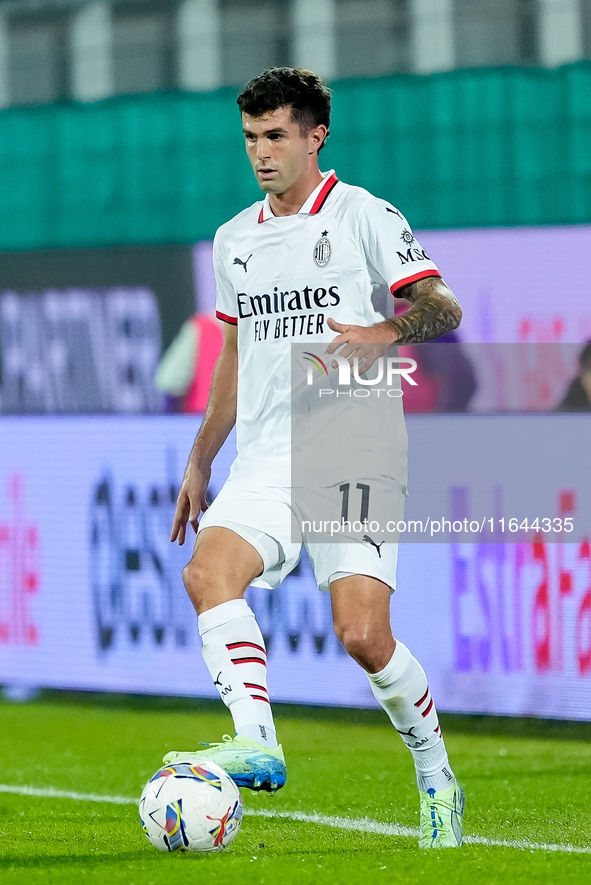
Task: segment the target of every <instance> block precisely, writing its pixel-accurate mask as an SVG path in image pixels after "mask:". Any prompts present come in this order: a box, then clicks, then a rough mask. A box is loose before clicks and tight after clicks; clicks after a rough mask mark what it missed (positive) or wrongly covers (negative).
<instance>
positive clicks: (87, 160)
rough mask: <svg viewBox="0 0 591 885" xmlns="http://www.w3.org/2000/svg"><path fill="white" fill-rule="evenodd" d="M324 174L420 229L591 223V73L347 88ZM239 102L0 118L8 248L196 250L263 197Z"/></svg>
mask: <svg viewBox="0 0 591 885" xmlns="http://www.w3.org/2000/svg"><path fill="white" fill-rule="evenodd" d="M333 86H334V115H333V125H332V130H331V136H330V139H329V144H328V146H327V147H326V149H325V152H324V153H323V155H322V161H323V162H322V165H323V167H324V168H330V167H334V168H336V170H337V174H338V175H339V177H340V178H342V179H343V180H345V181H347V182H349V183H351V184H358V185H362V186H364V187H367V188H368V189H369V190H371V191H372V192H373V193H375V194H377V195H379V196H381V197H384V198H386V199H388V200H390V201H392V202H393V203H395V204H396V205H397V206H398V207H399V208H400V209H401V210H402V211H403V212H404V213H405V214H407V215H408V216H409V218H410V219H411V220H412V223H413V225H414V226H415V227H423V228H425V227H426V228H433V227H435V228H436V227H439V228H444V227H445V228H447V227H466V226H492V225H524V224H525V225H527V224H548V223H581V222H589V221H591V63H590V62H581V63H577V64H575V65H568V66H565V67H562V68H559V69H557V70H552V71H549V70H539V69H525V68H497V69H479V70H467V71H453V72H449V73H443V74H434V75H431V76H424V77H423V76H421V77H419V76H392V77H386V78H382V79H377V80H344V81H340V82H338V83H335V84H333ZM235 97H236V94H235V91H234V90H228V89H224V90H221V91H219V92H215V93H211V94H192V93H171V94H156V95H149V96H131V97H120V98H115V99H111V100H108V101H104V102H100V103H97V104H89V105H85V104H76V103H66V104H60V105H51V106H44V107H39V108H23V109H7V110H4V111H2V112H0V175H1V188H0V249H2V250H15V249H33V248H53V247H64V246H83V245H95V246H98V245H108V244H150V243H186V242H193V241H196V240H199V239H207V238H210V237H211V236H212V235H213V233H214V231H215V229H216V227H217V226H218V225H219V224H221V223H222V222H224V221H226V220H227V219H228V218H229V217H231V216H232V215H234V214H235V213H236V212H237V211H239V210H240V209H242V208H243V207H244V206H245V205H247V204H249V203H251V202H253V201H254V200H256V199H259V198H260V191H259V190H258V188H257V186H256V183H255V181H254V178H253V176H252V173H251V171H250V167H249V165H248V162H247V160H246V157H245V156H244V148H243V144H242V136H241V131H240V120H239V116H238V109H237V107H236V104H235Z"/></svg>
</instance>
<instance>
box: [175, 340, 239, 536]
mask: <svg viewBox="0 0 591 885" xmlns="http://www.w3.org/2000/svg"><path fill="white" fill-rule="evenodd" d="M237 387H238V330H237V326H235V325H232V324H227V325H226V326H225V329H224V345H223V347H222V352H221V354H220V355H219V357H218V360H217V362H216V364H215V369H214V370H213V375H212V379H211V387H210V390H209V399H208V401H207V409H206V411H205V415H204V416H203V421H202V423H201V427H200V428H199V433H198V434H197V436H196V438H195V442H194V443H193V448H192V449H191V453H190V455H189V461H188V463H187V468H186V470H185V475H184V477H183V482H182V484H181V488H180V491H179V494H178V498H177V502H176V511H175V514H174V520H173V523H172V531H171V533H170V540H171V541H176V540H178V542H179V544H184V543H185V537H186V534H187V523H190V525H191V526H192V527H193V529H194V531H195V532H196V531H197V527H198V524H199V514H200V513H201V512H202V511H205V510H207V501H206V499H205V493H206V491H207V486H208V483H209V478H210V476H211V465H212V463H213V459H214V458H215V456H216V455H217V453H218V452H219V450H220V449H221V447H222V445H223V444H224V442H225V440H226V438H227V436H228V434H229V433H230V431H231V429H232V427H233V426H234V424H235V422H236V391H237Z"/></svg>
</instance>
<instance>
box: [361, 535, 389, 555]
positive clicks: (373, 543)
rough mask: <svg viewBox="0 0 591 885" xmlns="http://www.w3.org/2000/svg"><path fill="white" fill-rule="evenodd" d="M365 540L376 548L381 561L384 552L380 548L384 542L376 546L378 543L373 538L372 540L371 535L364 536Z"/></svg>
mask: <svg viewBox="0 0 591 885" xmlns="http://www.w3.org/2000/svg"><path fill="white" fill-rule="evenodd" d="M363 540H364V541H367V543H368V544H371V546H372V547H375V548H376V550H377V551H378V556H379V557H380V559H381V558H382V551H381V550H380V547H381V546H382V544H383V543H384V542H383V541H382V544H376V542H375V541H374V540H373V538H370V537H369V535H364V536H363Z"/></svg>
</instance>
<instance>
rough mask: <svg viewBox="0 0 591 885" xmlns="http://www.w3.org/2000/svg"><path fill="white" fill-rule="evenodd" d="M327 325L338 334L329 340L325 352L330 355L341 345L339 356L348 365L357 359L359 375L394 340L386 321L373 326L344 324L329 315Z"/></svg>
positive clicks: (392, 330)
mask: <svg viewBox="0 0 591 885" xmlns="http://www.w3.org/2000/svg"><path fill="white" fill-rule="evenodd" d="M328 327H329V329H332V331H333V332H338V333H339V334H338V335H337V337H336V338H335V339H334V340H333V341H331V342H330V344H329V345H328V347H327V348H326V353H327V354H328V355H329V356H330V354H331V353H335V352H336V351H337V350H338V349H339V347H342V348H343V349H342V350H341V352H340V354H339V356H344V357H345V359H347V360H348V362H349V365H350V366H352V365H353V360H358V363H357V365H358V367H359V374H360V375H364V374H365V373H366V372H367V371H368V370H369V369H371V367H372V366H373V364H374V363H375V361H376V360H377V359H378V357H380V356H383V355H384V354H385V352H386V351H387V350H388V348H389V347H390V345H391V344H394V342H395V340H396V332H395V331H394V329H392V328H391V327H390V326H389V325H388V324H387V323H376V324H375V325H374V326H354V325H344V324H343V323H337V321H336V320H333V319H332V317H329V318H328ZM333 368H335V366H333Z"/></svg>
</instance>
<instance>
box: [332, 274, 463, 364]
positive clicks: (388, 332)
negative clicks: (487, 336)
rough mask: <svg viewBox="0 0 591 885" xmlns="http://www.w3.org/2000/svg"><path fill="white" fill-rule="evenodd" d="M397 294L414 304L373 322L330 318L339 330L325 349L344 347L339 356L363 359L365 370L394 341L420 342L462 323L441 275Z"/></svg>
mask: <svg viewBox="0 0 591 885" xmlns="http://www.w3.org/2000/svg"><path fill="white" fill-rule="evenodd" d="M396 295H397V296H398V297H400V298H405V299H406V300H407V301H410V302H411V307H410V308H409V309H408V310H407V311H406V313H403V314H401V315H400V316H397V317H393V318H392V319H389V320H384V321H383V322H381V323H375V325H373V326H355V325H346V324H344V323H337V322H336V321H335V320H333V319H332V318H331V319H329V320H328V326H329V328H330V329H332V330H333V332H338V333H339V334H338V335H337V337H336V338H334V339H333V341H331V343H330V344H329V345H328V347H327V348H326V353H327V354H331V353H334V352H335V351H336V350H338V349H339V348H340V347H342V348H343V349H342V350H341V351H340V356H344V357H346V358H348V359H349V361H350V362H351V361H352V360H353V359H354V358H356V359H358V360H360V361H361V360H364V363H363V368H362V369H360V374H364V373H365V372H367V370H368V369H369V368H371V366H372V364H373V363H374V361H375V360H376V359H377V358H378V357H379V356H382V355H383V354H384V353H385V351H386V350H387V348H388V347H390V345H391V344H420V343H421V342H423V341H430V340H431V339H432V338H439V336H440V335H445V334H446V332H451V331H452V330H453V329H457V327H458V326H459V325H460V321H461V319H462V308H461V307H460V305H459V302H458V300H457V298H456V297H455V295H454V293H453V292H452V291H451V289H450V288H449V286H447V285H446V283H444V282H443V280H442V279H441V277H438V276H432V277H425V278H424V279H422V280H417V281H416V282H414V283H410V284H409V285H408V286H405V287H404V288H403V289H400V290H399V291H398V292H397V293H396Z"/></svg>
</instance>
